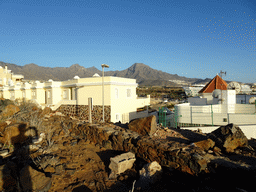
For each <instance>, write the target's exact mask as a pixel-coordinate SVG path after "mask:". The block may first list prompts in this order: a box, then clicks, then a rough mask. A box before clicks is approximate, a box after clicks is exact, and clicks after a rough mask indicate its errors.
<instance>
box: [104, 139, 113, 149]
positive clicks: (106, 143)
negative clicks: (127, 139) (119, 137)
mask: <svg viewBox="0 0 256 192" xmlns="http://www.w3.org/2000/svg"><path fill="white" fill-rule="evenodd" d="M102 144H103V147H104V148H106V149H112V143H111V141H109V140H107V141H103V143H102Z"/></svg>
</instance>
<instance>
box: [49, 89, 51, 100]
mask: <svg viewBox="0 0 256 192" xmlns="http://www.w3.org/2000/svg"><path fill="white" fill-rule="evenodd" d="M48 99H51V91H48Z"/></svg>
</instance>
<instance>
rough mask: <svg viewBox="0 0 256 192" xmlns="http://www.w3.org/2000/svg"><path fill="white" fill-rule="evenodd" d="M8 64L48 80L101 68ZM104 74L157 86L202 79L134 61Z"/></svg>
mask: <svg viewBox="0 0 256 192" xmlns="http://www.w3.org/2000/svg"><path fill="white" fill-rule="evenodd" d="M5 65H7V66H8V69H10V70H12V71H13V73H14V74H22V75H24V79H26V80H44V81H46V80H49V79H53V80H55V81H64V80H68V79H72V78H73V77H74V76H76V75H77V76H79V77H80V78H84V77H92V76H93V75H94V74H95V73H98V74H99V75H101V70H98V69H97V68H96V67H90V68H85V67H83V66H80V65H79V64H74V65H72V66H70V67H54V68H51V67H41V66H38V65H36V64H33V63H31V64H27V65H24V66H18V65H15V64H10V63H4V62H0V66H2V67H4V66H5ZM105 75H106V76H116V77H126V78H134V79H136V80H137V83H139V85H157V86H181V85H178V84H176V83H174V82H170V81H169V80H181V81H184V82H186V83H189V84H193V83H194V82H199V81H204V80H202V79H197V78H186V77H182V76H178V75H177V74H174V75H173V74H169V73H166V72H163V71H160V70H156V69H152V68H151V67H149V66H147V65H145V64H143V63H135V64H133V65H132V66H131V67H129V68H127V69H125V70H122V71H106V72H105ZM207 80H208V79H207Z"/></svg>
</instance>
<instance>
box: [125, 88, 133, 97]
mask: <svg viewBox="0 0 256 192" xmlns="http://www.w3.org/2000/svg"><path fill="white" fill-rule="evenodd" d="M126 93H127V97H132V90H131V89H127V90H126Z"/></svg>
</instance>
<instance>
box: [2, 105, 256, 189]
mask: <svg viewBox="0 0 256 192" xmlns="http://www.w3.org/2000/svg"><path fill="white" fill-rule="evenodd" d="M9 104H10V105H13V104H12V103H8V105H9ZM8 105H6V107H7V106H8ZM17 107H19V110H18V109H17V108H16V109H15V110H16V112H14V113H13V114H12V115H5V114H4V113H5V112H6V111H5V108H3V109H1V110H2V112H1V113H0V116H1V118H2V121H1V123H0V143H1V144H0V147H1V150H0V190H1V191H18V190H20V191H22V190H23V191H24V190H34V191H79V190H80V191H129V190H131V189H132V186H134V191H170V190H168V189H169V187H172V189H173V190H172V191H175V190H176V189H177V191H180V190H190V191H191V190H193V191H212V190H215V191H219V190H223V189H225V190H231V191H239V190H240V191H250V190H251V189H252V188H253V181H254V180H255V164H256V163H255V162H256V161H255V160H256V159H255V158H256V152H255V150H256V141H255V140H254V139H251V140H247V138H246V137H245V136H244V134H243V133H242V131H241V130H240V129H239V127H237V126H235V125H233V124H229V125H227V126H222V127H220V128H219V129H217V130H215V131H213V132H212V133H210V134H203V133H200V132H193V131H188V130H182V129H171V128H165V127H161V126H157V127H155V128H153V129H150V133H149V132H148V133H147V134H144V133H145V132H144V131H141V132H140V131H139V132H135V131H133V130H134V127H135V128H136V126H134V124H133V126H129V125H128V126H126V127H125V126H120V125H119V124H98V125H93V124H89V123H87V122H84V121H83V120H82V119H80V120H79V119H76V118H74V117H72V118H71V117H68V116H65V115H63V114H62V113H60V112H57V111H55V112H54V111H51V110H50V109H49V108H45V109H44V110H41V109H38V108H36V107H35V106H33V107H30V108H29V107H26V108H25V107H24V106H23V107H22V106H17ZM138 121H139V120H138ZM142 121H145V119H144V120H142ZM148 125H150V123H148ZM153 126H155V125H153ZM130 127H133V128H132V129H133V130H130V129H129V128H130ZM139 129H140V130H142V127H140V128H139ZM227 178H228V179H229V181H232V184H231V185H226V182H227V181H226V179H227ZM39 181H40V182H39ZM145 183H147V184H146V185H145Z"/></svg>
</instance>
